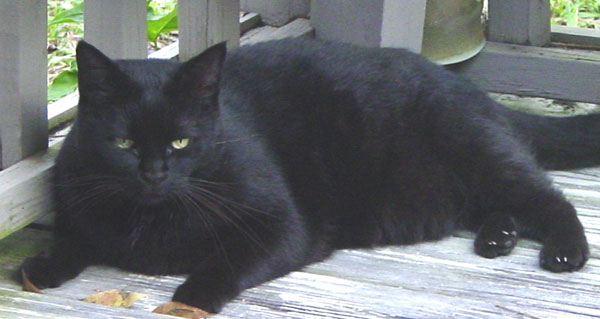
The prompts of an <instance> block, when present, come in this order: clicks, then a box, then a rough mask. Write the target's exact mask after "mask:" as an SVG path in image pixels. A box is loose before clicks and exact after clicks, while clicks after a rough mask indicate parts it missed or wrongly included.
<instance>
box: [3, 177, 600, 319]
mask: <svg viewBox="0 0 600 319" xmlns="http://www.w3.org/2000/svg"><path fill="white" fill-rule="evenodd" d="M552 177H553V178H554V180H555V183H556V184H557V185H558V186H559V187H560V188H561V189H563V190H564V192H565V194H566V195H567V196H568V197H569V198H570V199H571V200H572V202H573V203H574V204H575V205H576V207H577V209H578V212H579V215H580V218H581V220H582V222H583V224H584V225H585V227H586V231H587V236H588V239H589V241H590V244H591V250H592V256H591V258H590V260H589V262H588V264H587V266H586V267H585V268H583V269H582V270H581V271H579V272H575V273H566V274H554V273H550V272H547V271H544V270H542V269H540V268H539V266H538V252H539V248H540V245H539V244H538V243H535V242H532V241H527V240H521V241H520V242H519V244H518V246H517V248H516V249H515V250H514V252H513V253H512V254H511V255H509V256H506V257H500V258H497V259H493V260H490V259H484V258H480V257H478V256H476V255H475V254H474V253H473V249H472V246H473V235H472V234H470V233H466V232H464V233H457V234H455V236H452V237H451V238H447V239H445V240H442V241H439V242H432V243H423V244H419V245H414V246H404V247H385V248H378V249H374V250H344V251H340V252H338V253H336V254H335V255H334V257H333V258H331V259H329V260H326V261H325V262H322V263H319V264H315V265H312V266H310V267H307V268H306V269H304V270H302V271H298V272H294V273H292V274H290V275H288V276H286V277H283V278H280V279H277V280H274V281H272V282H269V283H266V284H264V285H262V286H259V287H257V288H254V289H250V290H248V291H246V292H244V293H243V294H242V295H241V296H240V297H239V298H237V299H236V300H235V301H233V302H232V303H230V304H229V305H227V306H226V307H225V309H224V310H223V312H222V313H221V314H219V315H217V316H214V318H344V319H346V318H449V317H452V318H500V317H502V318H511V317H512V318H598V317H600V298H599V297H600V168H596V169H585V170H580V171H575V172H553V173H552ZM50 239H51V234H50V232H49V231H46V230H40V229H35V228H31V227H30V228H26V229H23V230H21V231H19V232H17V233H15V234H13V235H11V236H9V237H8V238H6V239H4V240H2V241H0V252H1V253H0V273H1V275H2V278H3V280H2V281H1V282H0V318H7V319H8V318H50V317H53V318H161V317H162V318H165V317H163V316H161V315H153V314H151V313H150V312H151V311H152V309H154V308H155V307H156V306H158V305H159V304H161V303H164V302H168V301H169V298H170V297H171V295H172V293H173V291H174V289H175V287H176V286H178V285H179V284H181V283H182V282H183V280H184V278H183V277H168V276H165V277H149V276H142V275H137V274H132V273H127V272H122V271H119V270H116V269H114V268H109V267H90V268H89V269H87V270H86V271H85V272H84V273H83V274H81V275H80V276H79V277H78V278H76V279H75V280H72V281H69V282H68V283H66V284H65V285H63V286H62V287H60V288H57V289H48V290H45V291H44V294H43V295H40V294H35V293H29V292H23V291H21V288H20V287H19V286H18V285H17V284H16V283H15V282H13V281H11V280H10V279H9V278H10V276H11V274H12V273H13V272H14V270H15V269H16V267H17V266H18V265H19V264H20V263H21V262H22V260H23V259H24V258H25V257H26V256H31V255H34V254H36V253H37V251H39V250H40V249H42V248H44V247H46V246H48V245H49V243H50ZM115 288H119V289H123V290H125V291H134V292H139V293H144V294H147V295H148V298H146V299H143V300H140V301H138V302H136V303H135V304H134V305H133V307H132V308H130V309H122V308H112V307H108V306H101V305H95V304H90V303H86V302H82V301H79V299H81V298H84V297H86V296H88V295H90V294H94V293H96V292H98V291H104V290H108V289H115Z"/></svg>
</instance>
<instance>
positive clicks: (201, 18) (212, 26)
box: [177, 0, 240, 61]
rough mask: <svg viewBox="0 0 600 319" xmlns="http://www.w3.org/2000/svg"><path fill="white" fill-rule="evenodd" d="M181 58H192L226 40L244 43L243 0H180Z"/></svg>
mask: <svg viewBox="0 0 600 319" xmlns="http://www.w3.org/2000/svg"><path fill="white" fill-rule="evenodd" d="M177 5H178V7H179V9H178V21H179V59H180V60H182V61H185V60H188V59H190V58H191V57H193V56H195V55H197V54H199V53H200V52H202V51H204V50H206V49H207V48H208V47H210V46H212V45H214V44H217V43H219V42H222V41H227V47H228V48H229V49H233V48H237V47H238V46H239V45H240V42H239V40H240V32H239V30H240V25H239V17H240V1H239V0H179V1H178V2H177Z"/></svg>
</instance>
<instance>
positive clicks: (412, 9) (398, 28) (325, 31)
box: [310, 0, 427, 53]
mask: <svg viewBox="0 0 600 319" xmlns="http://www.w3.org/2000/svg"><path fill="white" fill-rule="evenodd" d="M426 3H427V1H426V0H402V1H399V0H371V1H363V0H312V3H311V18H310V20H311V23H312V25H313V26H314V28H315V32H316V36H317V38H321V39H326V40H335V41H342V42H349V43H354V44H358V45H363V46H368V47H394V48H406V49H409V50H411V51H413V52H417V53H420V52H421V46H422V42H423V28H424V25H425V9H426Z"/></svg>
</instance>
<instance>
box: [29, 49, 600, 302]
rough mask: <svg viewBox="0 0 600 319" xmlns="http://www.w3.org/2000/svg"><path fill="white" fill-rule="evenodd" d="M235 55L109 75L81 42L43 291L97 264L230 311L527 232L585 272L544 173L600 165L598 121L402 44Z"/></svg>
mask: <svg viewBox="0 0 600 319" xmlns="http://www.w3.org/2000/svg"><path fill="white" fill-rule="evenodd" d="M224 58H225V46H224V44H220V45H217V46H214V47H212V48H210V49H208V50H207V51H205V52H204V53H203V54H201V55H199V56H198V57H195V58H193V59H192V60H190V61H188V62H186V63H182V64H181V63H176V62H171V61H156V60H154V61H153V60H150V61H110V60H109V59H108V58H106V57H105V56H104V55H102V54H101V53H100V52H99V51H97V50H96V49H95V48H93V47H92V46H91V45H89V44H87V43H85V42H81V43H80V44H79V46H78V49H77V59H78V64H79V70H80V75H79V81H80V93H81V100H80V104H79V114H78V117H77V120H76V123H75V125H74V127H73V129H72V131H71V132H70V134H69V136H68V137H67V139H66V141H65V143H64V145H63V148H62V150H61V152H60V155H59V157H58V159H57V161H56V166H55V170H54V180H55V187H54V196H55V200H56V210H57V215H56V225H55V228H56V232H55V234H56V242H55V244H56V245H55V247H54V250H53V251H52V252H51V253H44V254H42V255H40V256H37V257H34V258H30V259H28V260H27V261H26V262H25V263H24V265H23V266H22V269H23V270H24V271H25V272H26V273H27V274H28V276H29V278H30V280H31V281H32V282H33V283H34V284H36V285H37V286H39V287H40V288H45V287H56V286H58V285H60V284H61V283H62V282H64V281H66V280H69V279H71V278H73V277H75V276H76V275H77V274H78V273H79V272H81V271H82V270H83V269H84V268H85V267H86V266H88V265H91V264H107V265H113V266H117V267H120V268H123V269H127V270H131V271H135V272H141V273H145V274H189V277H188V279H187V281H186V282H185V283H184V284H183V285H182V286H180V287H179V288H178V289H177V291H176V292H175V295H174V297H173V299H174V300H175V301H180V302H184V303H187V304H190V305H194V306H198V307H200V308H204V309H206V310H208V311H212V312H216V311H219V310H220V309H221V307H222V306H223V304H224V303H226V302H227V301H229V300H231V299H232V298H234V297H235V296H236V295H238V293H240V292H241V291H243V290H244V289H247V288H250V287H253V286H256V285H258V284H260V283H262V282H265V281H267V280H270V279H273V278H276V277H279V276H282V275H285V274H286V273H288V272H290V271H293V270H296V269H299V268H301V267H303V266H304V265H307V264H309V263H312V262H316V261H319V260H322V259H324V258H326V257H327V256H329V255H330V254H331V253H332V252H333V251H334V250H335V249H340V248H346V247H372V246H377V245H402V244H411V243H416V242H419V241H424V240H436V239H439V238H442V237H444V236H446V235H448V234H450V233H451V232H452V231H453V230H454V229H456V228H457V227H464V228H467V229H471V230H473V231H477V232H478V235H477V236H478V237H477V240H476V242H475V250H476V252H477V253H478V254H480V255H482V256H484V257H489V258H492V257H496V256H498V255H506V254H508V253H509V252H510V250H511V249H512V248H513V247H514V245H515V243H516V240H517V237H518V236H527V237H532V238H535V239H538V240H540V241H541V242H542V243H543V245H544V246H543V249H542V251H541V254H540V263H541V266H542V267H544V268H546V269H548V270H550V271H557V272H558V271H573V270H576V269H579V268H581V267H582V266H583V265H584V263H585V262H586V260H587V258H588V255H589V250H588V245H587V242H586V238H585V235H584V232H583V227H582V226H581V224H580V222H579V220H578V219H577V216H576V212H575V209H574V208H573V206H572V205H571V204H570V203H569V202H567V201H566V200H565V198H564V197H563V196H562V195H561V193H560V192H559V191H557V190H555V189H554V188H552V186H551V183H550V181H549V180H548V178H547V177H546V175H545V173H544V172H543V171H542V169H541V168H540V165H541V166H544V167H547V168H570V167H578V166H585V165H594V164H600V156H599V155H600V142H599V141H600V139H599V138H600V125H598V124H599V123H600V116H599V115H590V116H583V117H574V118H569V119H549V118H544V117H537V116H531V115H525V114H522V113H519V112H514V111H508V110H506V109H505V108H503V107H502V106H500V105H499V104H497V103H495V102H493V101H492V100H490V99H489V98H488V97H487V95H486V94H485V93H483V92H481V91H479V90H478V89H476V88H475V87H474V86H473V85H471V84H469V83H468V82H467V81H465V80H463V79H461V78H460V77H458V76H456V75H455V74H453V73H451V72H449V71H446V70H444V69H443V68H441V67H438V66H435V65H434V64H432V63H429V62H427V61H426V60H425V59H423V58H421V57H420V56H417V55H415V54H411V53H409V52H406V51H404V50H398V49H365V48H358V47H354V46H349V45H343V44H333V43H322V42H318V41H312V40H282V41H274V42H268V43H264V44H257V45H254V46H250V47H244V48H241V49H238V50H237V51H235V52H233V53H231V54H229V55H228V56H227V59H226V61H223V60H224ZM221 70H222V71H221ZM116 138H127V139H130V140H132V141H134V144H133V145H132V147H131V148H125V149H121V148H119V147H117V146H116V145H115V139H116ZM182 138H190V143H189V145H188V146H187V147H185V148H183V149H180V150H179V149H174V148H173V147H172V146H170V143H171V141H173V140H177V139H182ZM529 145H531V147H530V146H529Z"/></svg>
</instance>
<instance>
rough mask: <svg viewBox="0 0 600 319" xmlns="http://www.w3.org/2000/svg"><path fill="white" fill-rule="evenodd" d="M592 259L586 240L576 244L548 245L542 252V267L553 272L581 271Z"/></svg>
mask: <svg viewBox="0 0 600 319" xmlns="http://www.w3.org/2000/svg"><path fill="white" fill-rule="evenodd" d="M589 257H590V250H589V248H588V244H587V242H586V241H585V240H583V241H582V242H580V243H576V244H561V245H555V244H546V245H544V247H543V248H542V250H541V251H540V266H541V267H542V268H544V269H546V270H550V271H552V272H564V271H575V270H579V269H581V267H583V265H585V263H586V262H587V260H588V258H589Z"/></svg>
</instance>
